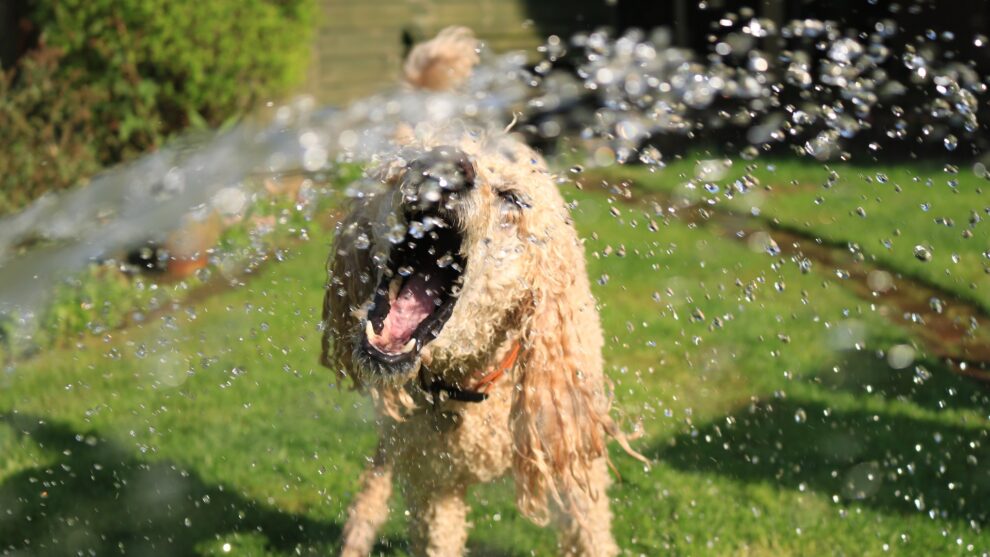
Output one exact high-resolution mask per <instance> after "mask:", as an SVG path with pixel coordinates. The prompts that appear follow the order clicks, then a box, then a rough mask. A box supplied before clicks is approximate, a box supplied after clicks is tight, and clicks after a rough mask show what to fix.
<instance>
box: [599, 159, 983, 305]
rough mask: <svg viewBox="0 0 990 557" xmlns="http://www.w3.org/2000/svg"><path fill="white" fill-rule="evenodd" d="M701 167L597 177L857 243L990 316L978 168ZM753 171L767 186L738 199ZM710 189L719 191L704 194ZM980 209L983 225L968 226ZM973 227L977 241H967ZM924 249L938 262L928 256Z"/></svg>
mask: <svg viewBox="0 0 990 557" xmlns="http://www.w3.org/2000/svg"><path fill="white" fill-rule="evenodd" d="M702 158H704V157H702ZM698 168H699V167H698V164H697V163H696V161H695V160H693V159H685V160H679V161H675V162H673V163H672V164H670V165H669V166H668V167H667V168H665V169H663V170H660V171H658V172H651V171H650V170H649V169H648V168H646V167H634V166H626V167H622V166H615V167H611V168H608V169H603V170H597V169H596V170H594V171H593V172H591V173H589V177H594V178H597V177H599V176H603V177H607V178H610V179H616V178H629V179H631V181H632V184H633V188H632V189H633V190H634V191H637V190H638V191H641V192H644V191H645V192H650V191H653V192H662V193H665V194H668V195H673V196H675V197H678V198H684V199H687V200H692V201H705V202H711V203H713V205H714V206H715V207H721V208H723V209H731V210H734V211H737V212H740V213H744V214H750V215H758V216H759V218H760V219H762V220H764V221H767V222H770V223H772V224H773V225H774V226H777V227H781V228H785V229H789V230H794V231H800V232H802V233H805V234H808V235H810V236H813V237H815V238H820V239H822V240H823V241H825V242H826V243H830V244H835V245H842V246H850V245H851V246H853V249H855V250H856V251H859V252H861V253H862V254H864V256H866V257H869V258H870V259H871V260H874V261H875V262H876V263H878V264H880V265H882V266H885V267H888V268H890V269H893V270H894V271H896V272H899V273H902V274H904V275H905V276H909V277H912V278H916V279H919V280H922V281H924V282H926V283H928V284H930V285H933V286H936V287H938V288H941V289H943V290H945V291H948V292H951V293H952V294H953V295H955V296H958V297H959V298H962V299H964V300H968V301H971V302H973V303H975V304H978V305H979V306H980V307H982V308H983V309H984V311H990V275H988V270H987V269H988V268H990V259H988V256H986V255H984V253H985V252H987V251H988V249H990V234H988V229H987V226H990V224H988V222H987V220H988V219H990V213H988V212H987V210H988V209H990V198H988V195H987V191H986V190H987V188H988V187H990V183H988V181H987V180H986V179H985V178H983V177H981V176H977V175H976V174H975V173H974V171H973V170H972V169H970V168H966V167H963V168H955V169H953V167H947V166H939V165H935V164H933V163H910V164H899V165H894V166H888V165H852V164H841V163H839V164H836V163H830V164H828V165H824V164H821V163H816V162H814V161H812V160H810V159H795V158H786V159H770V160H769V162H768V161H767V160H764V159H758V160H756V161H753V162H747V161H742V160H735V161H732V164H731V166H730V167H729V168H728V170H727V171H726V172H725V173H724V176H723V177H721V178H720V179H718V180H705V179H704V176H705V175H704V174H703V173H699V171H698ZM947 168H948V169H949V170H950V172H947V171H946V169H947ZM746 174H749V175H751V176H753V177H755V178H756V179H757V181H758V183H759V185H758V186H756V187H755V188H753V189H751V190H750V191H749V192H748V193H745V194H742V195H739V194H737V195H734V196H732V198H731V199H730V198H729V196H727V195H726V194H727V192H728V191H729V190H730V189H731V187H732V184H733V182H735V181H737V180H739V179H740V178H741V177H742V176H744V175H746ZM830 175H831V176H832V177H833V179H832V180H831V181H830V179H829V177H830ZM591 181H594V180H593V179H592V180H591ZM706 183H710V184H715V185H716V186H718V188H719V189H718V191H717V192H714V191H711V190H709V189H706V188H705V184H706ZM974 213H975V214H976V215H977V216H978V217H979V222H977V223H976V224H970V221H971V218H972V216H973V214H974ZM967 230H968V231H969V232H970V233H971V237H969V238H966V237H964V231H967ZM917 246H923V247H924V248H926V249H927V250H928V251H929V253H930V254H931V258H930V259H929V260H927V261H922V260H920V259H919V258H918V257H917V256H916V254H915V251H916V247H917Z"/></svg>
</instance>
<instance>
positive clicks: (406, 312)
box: [355, 147, 475, 376]
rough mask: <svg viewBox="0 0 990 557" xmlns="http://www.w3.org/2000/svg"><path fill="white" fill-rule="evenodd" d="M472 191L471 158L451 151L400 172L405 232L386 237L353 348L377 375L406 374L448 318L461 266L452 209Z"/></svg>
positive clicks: (431, 154) (435, 152)
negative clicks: (386, 248) (385, 254)
mask: <svg viewBox="0 0 990 557" xmlns="http://www.w3.org/2000/svg"><path fill="white" fill-rule="evenodd" d="M474 185H475V171H474V167H473V166H472V164H471V161H470V159H469V158H468V156H467V155H466V154H464V153H463V152H462V151H460V150H458V149H455V148H453V147H435V148H433V149H431V150H429V151H427V152H426V153H424V154H423V155H422V156H420V157H418V158H416V159H415V160H413V161H412V162H410V163H409V164H408V165H407V166H406V168H405V171H404V173H403V175H402V177H401V178H400V182H399V184H398V189H399V192H400V193H401V195H402V207H401V211H402V213H403V214H402V220H403V221H404V222H405V225H406V227H405V234H404V235H403V236H401V237H398V238H390V241H391V243H392V248H391V252H390V254H389V260H388V264H387V265H386V266H385V268H384V269H383V270H382V274H381V278H380V280H379V284H378V288H377V289H376V290H375V293H374V294H373V295H372V300H371V306H370V309H369V311H368V314H367V318H366V319H365V321H364V322H363V323H361V332H360V336H361V338H360V342H359V343H358V344H357V346H356V347H355V348H356V352H357V355H358V356H360V357H361V359H362V360H363V361H365V362H366V363H367V364H368V365H367V366H366V367H368V368H370V369H372V370H374V371H375V372H377V373H378V374H380V375H384V376H394V375H398V374H402V373H404V372H406V371H408V370H410V369H412V367H414V364H415V361H416V358H417V356H418V354H419V352H420V351H421V350H422V349H423V347H425V346H426V345H428V344H429V343H430V342H431V341H433V340H434V339H435V338H436V337H437V336H438V335H439V334H440V332H441V330H442V329H443V327H444V325H445V324H446V322H447V320H448V319H449V318H450V316H451V314H452V313H453V311H454V306H455V305H456V303H457V300H458V296H459V294H460V289H461V287H462V284H463V278H464V269H465V267H466V265H467V263H468V262H467V259H466V258H465V257H464V256H463V255H462V254H461V244H462V240H463V237H462V233H461V230H460V229H459V223H458V220H459V219H458V217H457V214H458V212H457V205H458V203H459V202H460V201H461V200H462V198H463V196H464V195H466V194H467V193H468V192H469V191H470V190H471V189H472V188H474Z"/></svg>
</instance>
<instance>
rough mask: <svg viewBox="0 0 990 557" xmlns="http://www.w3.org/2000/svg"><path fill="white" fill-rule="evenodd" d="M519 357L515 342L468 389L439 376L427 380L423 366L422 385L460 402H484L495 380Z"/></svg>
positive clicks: (433, 393) (435, 392)
mask: <svg viewBox="0 0 990 557" xmlns="http://www.w3.org/2000/svg"><path fill="white" fill-rule="evenodd" d="M518 357H519V343H518V342H515V343H513V345H512V348H511V349H510V350H509V353H508V354H506V355H505V357H504V358H502V361H500V362H499V363H498V365H496V366H495V368H494V369H492V370H491V371H490V372H488V373H487V374H485V375H483V376H482V377H481V378H480V379H478V381H477V382H476V383H475V384H474V385H473V386H471V387H470V388H467V389H462V388H460V387H458V386H457V385H451V384H449V383H447V382H445V381H444V380H443V379H441V378H439V377H434V378H433V380H432V381H431V382H430V383H427V382H426V375H425V374H424V373H423V371H425V370H423V369H422V368H421V369H420V376H419V378H420V379H419V380H420V386H421V387H422V389H423V390H424V391H426V392H428V393H430V394H432V395H434V396H436V395H438V394H440V393H441V392H442V393H446V394H447V398H448V399H450V400H458V401H460V402H484V401H485V400H487V399H488V392H489V391H490V390H491V389H492V386H493V385H494V384H495V381H497V380H498V378H499V377H502V376H503V375H505V372H507V371H509V370H510V369H512V366H513V365H515V363H516V359H517V358H518Z"/></svg>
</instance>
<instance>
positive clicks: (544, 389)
mask: <svg viewBox="0 0 990 557" xmlns="http://www.w3.org/2000/svg"><path fill="white" fill-rule="evenodd" d="M454 36H456V37H457V38H458V40H456V41H453V42H451V41H450V39H451V37H454ZM440 37H441V38H443V39H444V43H445V44H447V45H448V47H449V46H450V45H461V46H460V47H459V48H464V45H465V44H467V42H470V43H471V46H470V50H469V54H468V56H469V57H473V56H475V53H474V49H473V39H471V40H470V41H467V39H466V38H465V37H470V35H465V33H464V31H463V30H462V31H456V32H454V31H445V32H444V33H441V35H440ZM427 45H430V43H427ZM435 47H436V45H435V44H434V45H433V47H428V48H434V49H435ZM421 48H424V47H423V46H422V45H421V46H420V47H417V50H414V51H413V52H412V53H411V55H410V59H409V60H410V62H409V63H407V66H406V74H407V76H415V75H427V74H429V75H433V76H434V77H435V76H437V75H440V76H446V77H450V78H451V79H450V80H448V81H450V82H456V81H457V80H458V79H460V80H463V76H464V72H463V71H462V65H459V64H456V63H450V62H449V59H450V56H448V55H449V54H450V50H449V49H440V50H441V51H443V52H445V53H447V54H445V56H446V58H444V59H445V60H448V61H447V62H444V63H442V64H441V63H440V62H438V59H437V57H436V56H431V55H426V54H424V53H423V51H419V49H421ZM451 48H454V47H451ZM434 51H435V50H434ZM455 58H456V57H455ZM472 60H474V58H472ZM471 64H473V61H469V63H468V64H467V65H468V67H470V65H471ZM427 67H429V68H431V69H429V71H419V70H423V68H427ZM444 67H452V68H459V69H457V70H456V72H451V73H447V74H445V73H444V70H443V68H444ZM455 73H456V74H457V76H459V77H457V79H453V77H452V76H454V74H455ZM431 79H432V78H431ZM409 81H410V82H411V83H417V82H416V81H414V80H413V79H412V78H409ZM448 85H449V83H448ZM404 136H405V137H404V138H403V140H404V142H406V145H405V146H404V147H402V149H401V150H399V151H398V152H397V153H396V155H395V156H394V157H393V158H392V159H391V160H390V161H389V162H387V163H385V164H384V165H383V166H382V167H381V168H380V169H379V170H378V171H377V172H376V173H375V174H374V176H375V177H376V178H378V180H379V181H380V183H381V188H380V190H379V191H377V192H374V193H372V194H369V195H366V196H364V197H363V198H361V199H358V200H357V201H356V203H355V206H354V207H353V209H352V211H351V213H350V214H349V216H348V217H347V218H346V219H345V220H344V221H343V222H342V223H341V225H340V227H339V229H338V232H337V236H336V240H335V243H334V247H333V251H332V253H331V256H330V261H329V264H328V267H329V269H328V271H329V281H328V284H327V291H326V298H325V304H324V324H325V334H324V339H323V363H324V364H326V365H327V366H329V367H331V368H333V369H336V370H339V371H340V372H341V373H342V374H343V375H345V376H346V377H349V378H350V379H352V380H353V382H354V384H355V385H356V386H358V387H359V388H362V389H364V390H366V391H367V392H369V393H370V394H371V396H372V397H374V400H375V401H376V405H377V408H378V415H379V420H378V423H379V428H380V439H379V445H378V450H377V453H376V454H375V456H374V459H373V464H372V465H371V467H370V469H369V470H368V471H367V472H366V473H365V475H364V477H363V480H362V482H363V486H362V489H361V492H360V493H359V494H358V496H357V498H356V500H355V501H354V502H353V504H352V506H351V509H350V514H349V518H348V521H347V525H346V527H345V528H344V540H343V551H342V554H343V555H348V556H351V555H367V554H368V553H369V551H370V550H371V548H372V545H373V543H374V541H375V538H376V531H377V529H378V528H379V526H380V525H381V524H382V523H383V522H384V520H385V518H386V516H387V513H388V498H389V495H390V493H391V488H392V483H393V480H394V481H396V483H397V484H398V486H399V487H400V489H402V491H403V494H404V496H405V499H406V501H407V502H408V504H409V507H410V509H409V510H410V513H411V528H410V537H411V540H412V544H413V551H414V552H415V553H416V554H417V555H435V556H446V555H450V556H453V555H461V554H462V553H463V551H464V546H465V542H466V539H467V522H466V517H467V505H466V502H465V496H466V493H467V490H468V488H469V487H470V486H471V485H473V484H476V483H481V482H490V481H492V480H494V479H496V478H498V477H500V476H502V475H503V474H505V473H511V474H512V475H513V476H514V478H515V485H516V500H517V504H518V507H519V509H520V511H522V512H523V513H524V514H525V515H526V516H527V517H529V518H531V519H533V520H534V521H536V522H537V523H539V524H546V523H547V522H549V521H550V520H551V519H553V520H554V522H555V523H556V525H557V527H558V529H559V532H560V538H559V539H560V548H561V553H563V554H565V555H603V556H605V555H615V554H616V553H617V551H618V549H617V547H616V545H615V542H614V541H613V539H612V535H611V532H610V521H611V513H610V511H609V504H608V497H607V494H606V489H607V487H608V485H609V476H608V471H607V466H606V460H607V453H606V440H607V437H608V436H609V435H612V436H614V437H616V438H617V439H619V440H620V442H621V443H622V444H623V446H624V447H626V449H627V450H629V451H630V452H631V449H628V445H626V443H625V440H624V438H623V437H622V435H621V433H620V432H619V431H618V429H617V428H616V425H615V423H614V422H613V420H612V418H611V417H610V415H609V408H610V402H611V401H610V397H609V394H608V392H607V390H606V382H605V379H604V376H603V374H602V359H601V348H602V332H601V327H600V325H599V320H598V314H597V311H596V308H595V300H594V298H593V297H592V295H591V290H590V287H589V284H588V279H587V276H586V273H585V265H584V249H583V246H582V244H581V241H580V240H579V239H578V236H577V234H576V232H575V230H574V228H573V226H572V225H571V221H570V217H569V215H568V212H567V209H566V206H565V203H564V200H563V199H562V198H561V196H560V193H559V192H558V191H557V188H556V186H555V184H554V181H553V179H552V177H551V175H550V174H549V172H548V171H547V169H546V167H545V165H544V164H543V162H542V159H541V158H540V157H539V156H538V155H537V154H536V153H534V152H533V151H531V150H530V149H529V148H528V147H526V146H525V145H523V144H522V143H520V142H518V141H516V140H514V139H512V138H511V137H509V136H507V135H505V134H484V133H476V132H464V131H456V132H451V131H447V130H446V129H444V126H434V127H433V128H431V129H430V130H428V131H427V132H424V131H423V130H422V127H420V128H419V130H418V134H416V135H411V134H408V133H407V134H404Z"/></svg>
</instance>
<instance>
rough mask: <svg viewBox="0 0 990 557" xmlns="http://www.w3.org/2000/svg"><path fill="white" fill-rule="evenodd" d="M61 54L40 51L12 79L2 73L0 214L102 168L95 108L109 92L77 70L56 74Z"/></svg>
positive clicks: (11, 76)
mask: <svg viewBox="0 0 990 557" xmlns="http://www.w3.org/2000/svg"><path fill="white" fill-rule="evenodd" d="M60 57H61V54H60V53H59V52H58V51H57V50H54V49H47V48H46V49H40V50H37V51H35V52H32V53H31V54H29V55H28V56H26V57H25V58H24V59H22V60H21V62H20V65H19V68H18V70H19V71H18V73H17V75H16V78H15V74H14V72H13V71H9V72H7V73H5V74H0V145H3V149H0V214H2V213H6V212H9V211H11V210H13V209H15V208H17V207H19V206H22V205H24V204H25V203H27V202H28V201H30V200H31V199H34V198H35V197H38V196H39V195H40V194H42V193H44V192H45V191H47V190H49V189H58V188H62V187H65V186H67V185H70V184H72V183H74V182H76V181H77V180H79V178H80V177H83V176H88V175H90V174H92V173H93V172H95V171H96V170H98V169H99V168H100V164H99V157H98V149H97V147H96V146H95V145H94V143H93V139H94V137H97V136H98V130H97V129H96V126H97V125H98V124H97V122H95V121H94V117H93V116H94V107H96V106H98V105H99V104H102V103H106V102H107V101H108V99H109V95H108V94H107V93H106V92H105V91H100V90H99V89H97V88H96V87H93V86H90V85H86V84H85V83H83V82H82V76H81V75H80V72H79V71H78V70H73V71H63V72H61V74H60V75H59V59H60Z"/></svg>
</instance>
